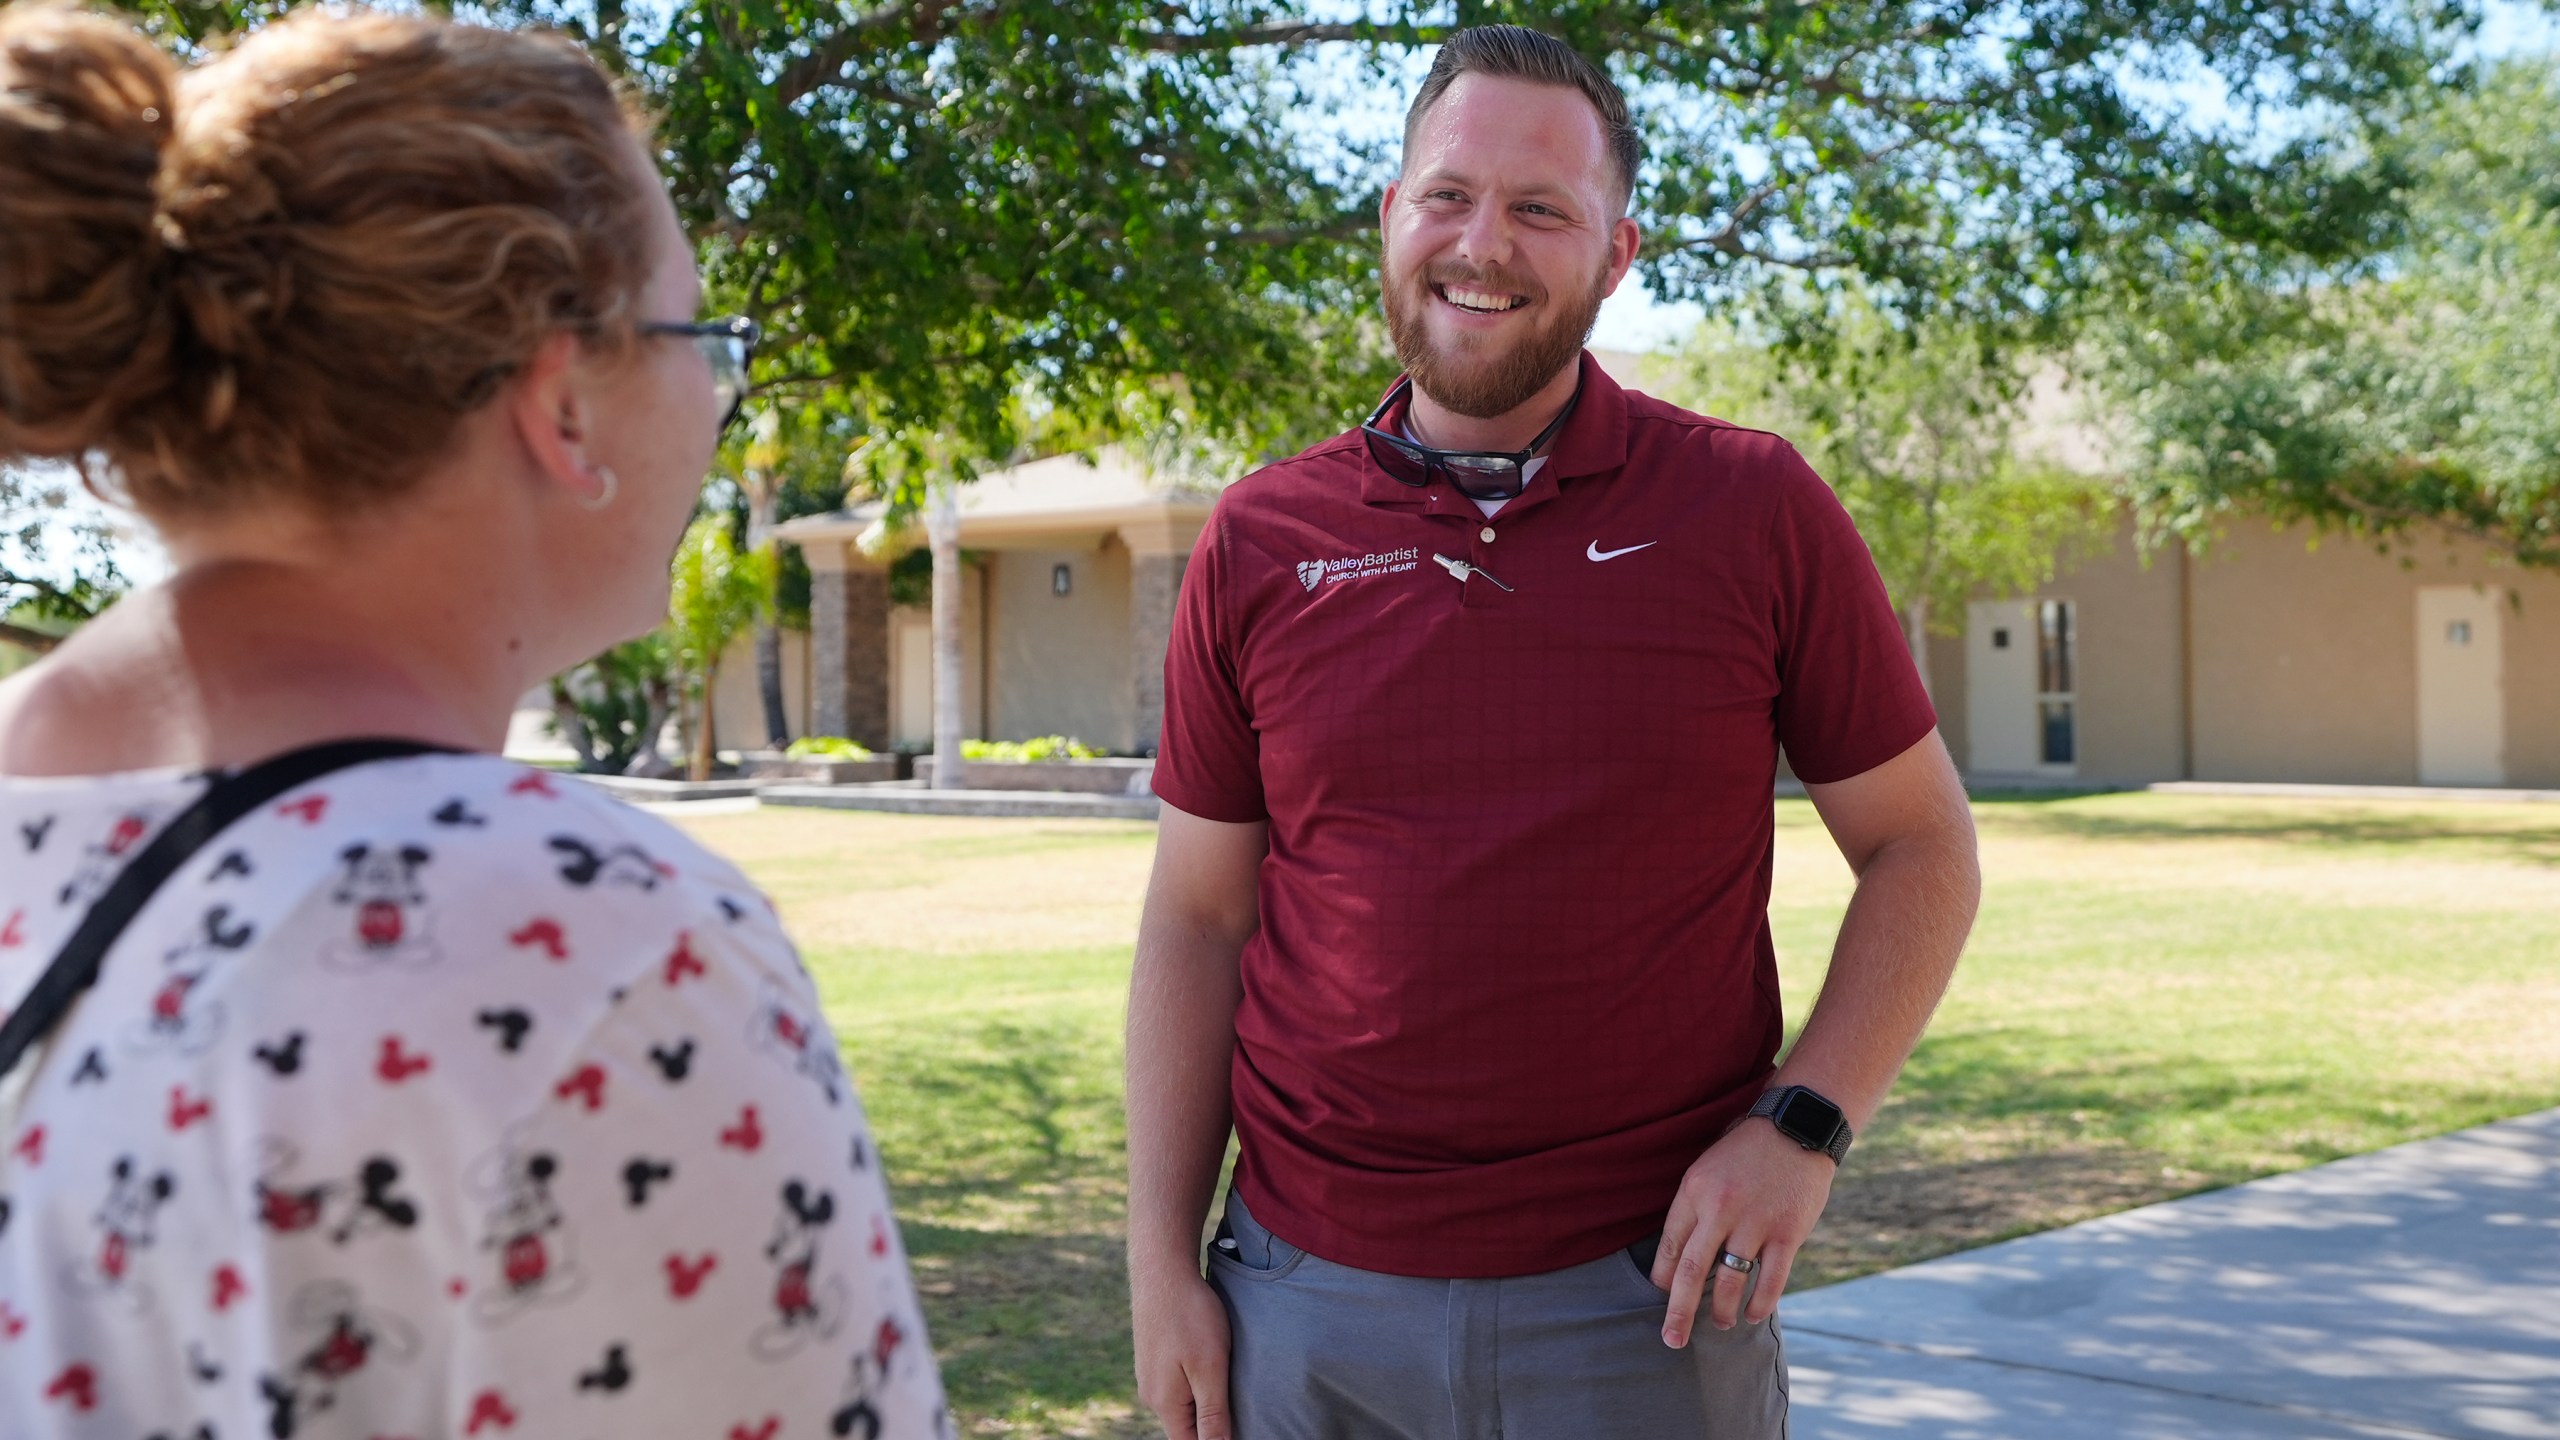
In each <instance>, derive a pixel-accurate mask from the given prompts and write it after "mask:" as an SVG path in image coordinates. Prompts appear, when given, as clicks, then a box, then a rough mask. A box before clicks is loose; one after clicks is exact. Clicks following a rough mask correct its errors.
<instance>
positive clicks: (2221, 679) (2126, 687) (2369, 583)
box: [1930, 520, 2560, 788]
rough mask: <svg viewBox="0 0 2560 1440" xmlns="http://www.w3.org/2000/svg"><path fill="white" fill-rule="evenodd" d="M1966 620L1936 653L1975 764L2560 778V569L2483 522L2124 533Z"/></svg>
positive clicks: (1974, 610)
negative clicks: (2531, 561) (2375, 532)
mask: <svg viewBox="0 0 2560 1440" xmlns="http://www.w3.org/2000/svg"><path fill="white" fill-rule="evenodd" d="M1965 622H1966V623H1965V633H1964V634H1963V635H1962V636H1960V637H1953V638H1944V639H1939V640H1937V641H1935V642H1933V645H1932V649H1931V654H1930V663H1931V669H1932V673H1933V678H1934V679H1935V680H1936V682H1937V688H1938V692H1939V702H1938V705H1939V712H1940V717H1941V725H1942V728H1943V729H1944V731H1945V733H1946V736H1947V741H1948V744H1949V746H1950V747H1951V748H1952V749H1953V750H1954V752H1955V754H1956V757H1957V760H1958V761H1959V763H1961V764H1963V765H1964V767H1965V769H1966V770H1967V771H1968V773H1970V774H1972V775H1974V776H1976V777H1977V778H1978V779H1996V778H1999V777H2012V776H2014V777H2030V778H2037V779H2046V780H2054V779H2072V780H2080V781H2088V782H2139V781H2153V780H2176V779H2196V780H2265V781H2302V782H2322V783H2334V784H2353V785H2457V786H2522V787H2534V788H2548V787H2560V574H2552V573H2548V572H2543V571H2526V570H2521V569H2519V568H2518V567H2516V566H2514V565H2513V564H2509V563H2505V562H2503V561H2501V560H2499V559H2498V558H2497V557H2496V556H2495V555H2493V554H2492V553H2491V552H2490V551H2489V550H2488V548H2487V547H2485V546H2482V545H2480V544H2478V543H2476V542H2472V541H2468V540H2455V539H2451V538H2448V537H2441V536H2433V535H2420V536H2418V537H2415V538H2414V539H2412V540H2410V541H2409V542H2407V543H2405V544H2403V545H2400V546H2397V547H2395V548H2393V549H2391V550H2390V551H2388V552H2387V553H2386V552H2377V550H2376V548H2375V547H2374V546H2373V545H2372V544H2370V543H2367V542H2359V541H2356V540H2353V539H2349V538H2345V537H2340V536H2334V535H2332V536H2327V537H2320V536H2316V535H2314V534H2313V533H2312V532H2310V531H2308V530H2306V529H2301V528H2295V529H2285V530H2279V529H2276V528H2275V527H2272V526H2270V525H2267V524H2265V523H2264V522H2252V521H2245V520H2244V521H2236V522H2234V523H2233V524H2232V525H2231V526H2230V527H2229V529H2228V532H2227V533H2226V534H2225V535H2223V536H2222V537H2221V538H2220V539H2219V540H2218V541H2217V542H2216V543H2215V544H2214V545H2213V546H2212V547H2210V548H2209V549H2208V550H2207V552H2206V553H2205V554H2203V555H2201V556H2191V555H2189V554H2187V553H2186V552H2185V551H2184V550H2182V549H2172V550H2168V551H2165V552H2163V553H2160V554H2158V555H2156V556H2154V557H2152V559H2151V560H2150V562H2149V563H2148V564H2145V563H2144V562H2143V560H2142V558H2141V557H2140V556H2139V554H2138V553H2137V550H2136V547H2135V546H2134V545H2133V543H2132V541H2131V537H2130V535H2129V534H2128V535H2127V536H2125V537H2122V538H2120V539H2119V541H2118V543H2117V544H2116V545H2115V546H2114V547H2113V548H2112V549H2111V550H2110V551H2109V552H2108V553H2106V554H2104V555H2102V556H2099V557H2097V558H2095V559H2092V560H2089V561H2087V562H2085V563H2082V564H2080V565H2078V566H2076V567H2074V568H2072V569H2071V570H2070V571H2069V572H2067V573H2065V574H2064V575H2062V576H2061V577H2059V578H2058V579H2056V580H2055V581H2054V582H2053V583H2052V584H2050V585H2047V586H2044V587H2042V588H2041V589H2039V590H2038V591H2036V592H2035V593H2034V594H2032V595H2029V596H2024V597H2020V598H2019V599H2016V600H2009V601H1993V600H1977V601H1975V602H1974V603H1973V605H1972V606H1971V607H1970V613H1969V614H1968V615H1967V616H1966V617H1965Z"/></svg>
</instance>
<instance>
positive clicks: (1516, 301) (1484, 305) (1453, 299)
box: [1440, 285, 1529, 311]
mask: <svg viewBox="0 0 2560 1440" xmlns="http://www.w3.org/2000/svg"><path fill="white" fill-rule="evenodd" d="M1440 298H1441V299H1443V300H1446V301H1448V302H1449V303H1450V304H1452V305H1455V306H1458V307H1460V308H1461V309H1466V310H1483V311H1497V310H1514V309H1518V308H1519V307H1520V306H1522V305H1526V304H1528V303H1529V302H1528V301H1527V300H1525V299H1523V298H1522V297H1520V296H1518V295H1496V294H1494V293H1493V292H1492V291H1490V290H1467V289H1462V288H1460V287H1459V286H1456V285H1443V286H1441V287H1440Z"/></svg>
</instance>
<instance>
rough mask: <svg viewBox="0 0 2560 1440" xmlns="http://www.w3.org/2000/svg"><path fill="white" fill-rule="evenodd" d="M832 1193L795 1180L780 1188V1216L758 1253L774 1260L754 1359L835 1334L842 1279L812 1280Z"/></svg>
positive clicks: (832, 1212) (830, 1220)
mask: <svg viewBox="0 0 2560 1440" xmlns="http://www.w3.org/2000/svg"><path fill="white" fill-rule="evenodd" d="M835 1218H836V1197H835V1196H833V1195H831V1194H829V1193H827V1192H826V1191H824V1190H820V1191H818V1192H816V1193H815V1194H814V1195H813V1194H811V1193H810V1189H809V1187H808V1186H807V1185H804V1184H802V1183H801V1182H799V1181H797V1180H793V1181H789V1182H787V1183H785V1184H784V1185H783V1187H782V1214H781V1215H780V1217H778V1218H777V1219H776V1221H775V1223H774V1227H773V1238H772V1239H771V1240H769V1241H767V1242H766V1243H765V1247H764V1257H765V1258H766V1259H767V1260H770V1261H772V1262H773V1263H774V1275H773V1319H772V1320H770V1321H768V1322H767V1323H766V1324H765V1326H764V1328H763V1329H760V1330H758V1331H757V1332H756V1336H755V1341H754V1350H755V1353H756V1356H757V1358H759V1359H764V1360H778V1359H780V1358H782V1357H783V1356H786V1355H789V1354H790V1353H792V1352H793V1351H795V1350H797V1349H799V1348H800V1347H801V1346H802V1345H804V1344H806V1343H807V1342H808V1341H809V1339H810V1338H811V1337H812V1336H816V1337H819V1338H824V1337H826V1336H830V1335H833V1334H834V1333H835V1332H836V1326H837V1325H838V1324H839V1323H841V1322H842V1321H843V1319H844V1281H843V1279H842V1278H841V1277H835V1276H831V1277H829V1278H828V1279H827V1281H826V1282H825V1283H824V1284H823V1285H822V1284H820V1283H819V1282H818V1281H817V1279H816V1275H817V1270H818V1239H819V1237H820V1236H821V1235H823V1234H824V1233H825V1231H826V1228H827V1227H828V1226H829V1225H831V1224H834V1223H835Z"/></svg>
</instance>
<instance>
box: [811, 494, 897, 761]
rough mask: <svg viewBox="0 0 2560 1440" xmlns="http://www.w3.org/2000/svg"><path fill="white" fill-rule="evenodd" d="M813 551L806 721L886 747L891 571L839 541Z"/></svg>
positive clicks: (820, 731) (817, 730)
mask: <svg viewBox="0 0 2560 1440" xmlns="http://www.w3.org/2000/svg"><path fill="white" fill-rule="evenodd" d="M803 548H804V550H805V551H806V553H807V555H808V558H809V579H810V582H811V583H810V587H809V651H810V654H809V729H810V733H812V734H816V735H843V736H846V737H848V738H850V739H854V740H859V741H861V742H862V743H863V744H865V745H868V746H870V747H871V748H872V749H874V750H886V749H888V748H889V572H888V571H887V570H885V569H882V568H880V567H878V566H876V565H873V564H871V563H870V562H868V561H866V560H864V559H863V558H862V556H861V555H860V554H858V553H856V552H855V550H854V549H853V547H852V546H850V545H846V544H843V543H841V542H827V543H821V544H815V545H809V546H805V547H803Z"/></svg>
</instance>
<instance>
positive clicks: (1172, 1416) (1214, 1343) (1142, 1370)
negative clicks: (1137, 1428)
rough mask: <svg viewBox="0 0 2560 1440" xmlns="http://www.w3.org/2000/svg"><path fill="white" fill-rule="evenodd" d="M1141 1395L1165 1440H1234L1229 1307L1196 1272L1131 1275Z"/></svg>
mask: <svg viewBox="0 0 2560 1440" xmlns="http://www.w3.org/2000/svg"><path fill="white" fill-rule="evenodd" d="M1129 1299H1130V1318H1131V1321H1132V1328H1133V1331H1134V1334H1135V1337H1136V1340H1137V1349H1138V1398H1139V1400H1141V1401H1143V1402H1145V1404H1146V1407H1147V1408H1148V1409H1150V1410H1153V1411H1154V1412H1156V1421H1157V1423H1158V1424H1161V1425H1162V1426H1164V1433H1165V1435H1166V1437H1167V1440H1234V1436H1235V1425H1234V1422H1233V1419H1232V1417H1231V1416H1230V1414H1229V1412H1228V1409H1227V1355H1228V1344H1229V1341H1228V1334H1227V1306H1226V1302H1225V1301H1222V1300H1220V1299H1219V1298H1218V1292H1217V1291H1215V1290H1212V1289H1210V1288H1209V1282H1208V1281H1206V1280H1203V1279H1201V1278H1200V1277H1199V1276H1198V1275H1197V1274H1174V1275H1167V1276H1163V1277H1160V1278H1156V1279H1153V1280H1140V1279H1139V1278H1138V1277H1136V1276H1132V1277H1130V1296H1129Z"/></svg>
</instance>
